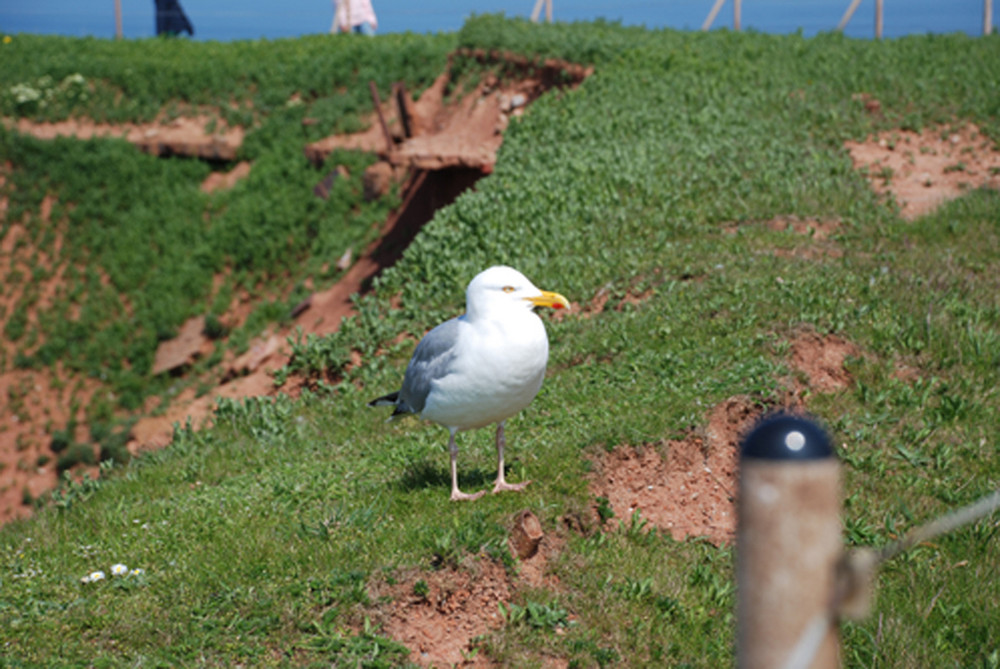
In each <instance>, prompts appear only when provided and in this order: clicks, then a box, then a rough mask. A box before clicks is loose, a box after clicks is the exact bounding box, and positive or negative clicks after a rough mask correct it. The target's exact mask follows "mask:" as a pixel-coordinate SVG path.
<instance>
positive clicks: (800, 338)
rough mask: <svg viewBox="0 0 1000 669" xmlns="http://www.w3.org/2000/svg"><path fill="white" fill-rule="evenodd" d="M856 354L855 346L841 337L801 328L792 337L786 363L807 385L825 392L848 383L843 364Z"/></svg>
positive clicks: (835, 389)
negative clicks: (822, 334) (823, 334)
mask: <svg viewBox="0 0 1000 669" xmlns="http://www.w3.org/2000/svg"><path fill="white" fill-rule="evenodd" d="M859 354H860V351H859V350H858V347H857V346H855V345H854V344H852V343H851V342H849V341H847V340H846V339H844V338H842V337H839V336H837V335H834V334H828V335H826V336H825V337H824V336H821V335H820V334H818V333H817V332H814V331H813V330H803V331H801V332H799V333H798V334H797V335H796V336H795V338H794V339H793V340H792V347H791V352H790V362H791V365H792V367H793V368H794V369H795V370H796V371H798V372H799V373H801V374H802V375H803V376H804V377H805V381H806V384H807V385H808V387H809V388H811V389H813V390H815V391H817V392H821V393H829V392H836V391H838V390H843V389H844V388H847V387H848V386H850V384H851V382H852V381H853V379H852V378H851V375H850V373H849V372H848V371H847V369H846V368H845V367H844V363H845V362H846V361H847V359H848V358H854V357H857V356H858V355H859Z"/></svg>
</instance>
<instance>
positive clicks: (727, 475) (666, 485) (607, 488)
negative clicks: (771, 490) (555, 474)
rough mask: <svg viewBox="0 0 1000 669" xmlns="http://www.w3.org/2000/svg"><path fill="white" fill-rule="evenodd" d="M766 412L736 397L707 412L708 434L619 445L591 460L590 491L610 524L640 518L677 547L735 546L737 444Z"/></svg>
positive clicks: (706, 432) (606, 524) (698, 432)
mask: <svg viewBox="0 0 1000 669" xmlns="http://www.w3.org/2000/svg"><path fill="white" fill-rule="evenodd" d="M764 411H765V410H764V407H763V406H761V405H759V404H758V403H756V402H754V401H752V400H750V399H749V398H746V397H732V398H730V399H728V400H726V401H725V402H722V403H721V404H719V405H718V406H716V407H715V408H713V409H712V410H711V411H710V412H709V415H708V424H707V427H705V428H704V430H701V431H696V432H694V433H692V434H691V435H690V436H688V437H686V438H684V439H679V440H664V441H661V442H658V443H654V444H645V445H643V446H640V447H633V446H619V447H617V448H615V449H614V450H612V451H610V452H602V453H599V454H597V455H595V456H593V457H592V461H593V463H594V466H595V473H594V475H593V477H592V479H591V481H590V490H591V493H592V494H593V495H594V496H595V497H598V498H604V499H606V500H607V504H608V505H609V506H610V507H611V509H612V510H613V511H614V514H615V515H614V517H613V518H612V519H611V520H610V521H608V522H607V523H605V526H606V527H607V528H609V529H613V528H616V527H618V526H619V525H621V524H622V523H626V524H628V523H630V522H631V519H632V517H633V514H634V513H636V512H638V514H639V517H640V518H642V519H643V520H645V521H647V522H648V523H649V524H650V525H651V526H653V527H656V528H658V529H660V530H663V531H666V532H669V533H670V534H671V536H672V537H673V538H674V539H675V540H677V541H681V540H683V539H685V538H687V537H705V538H707V539H708V540H709V541H711V542H712V543H713V544H716V545H720V544H723V543H731V542H732V541H733V539H734V537H735V534H736V511H735V499H736V492H737V483H738V477H737V472H738V458H739V441H740V439H741V438H742V436H743V434H744V433H746V432H747V431H748V430H749V429H750V428H751V427H752V426H753V425H754V424H755V423H756V421H757V420H758V419H759V418H760V417H761V416H762V415H763V414H764ZM594 511H595V515H596V514H597V508H596V507H595V510H594Z"/></svg>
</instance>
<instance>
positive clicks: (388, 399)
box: [368, 390, 399, 407]
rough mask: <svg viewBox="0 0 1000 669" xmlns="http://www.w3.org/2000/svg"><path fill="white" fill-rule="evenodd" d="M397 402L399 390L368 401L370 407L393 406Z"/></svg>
mask: <svg viewBox="0 0 1000 669" xmlns="http://www.w3.org/2000/svg"><path fill="white" fill-rule="evenodd" d="M398 402H399V391H398V390H397V391H396V392H394V393H389V394H388V395H382V397H376V398H375V399H373V400H372V401H371V402H369V403H368V406H370V407H394V406H396V404H397V403H398Z"/></svg>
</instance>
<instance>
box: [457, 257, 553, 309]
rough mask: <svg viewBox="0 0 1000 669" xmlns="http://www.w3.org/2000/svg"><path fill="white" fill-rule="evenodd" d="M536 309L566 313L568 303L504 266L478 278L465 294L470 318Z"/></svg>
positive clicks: (483, 272)
mask: <svg viewBox="0 0 1000 669" xmlns="http://www.w3.org/2000/svg"><path fill="white" fill-rule="evenodd" d="M534 307H551V308H552V309H564V308H566V307H569V300H567V299H566V298H565V297H563V296H562V295H560V294H559V293H552V292H549V291H547V290H539V289H538V288H536V287H535V284H533V283H531V281H529V280H528V277H526V276H524V275H523V274H521V273H520V272H518V271H517V270H516V269H514V268H513V267H505V266H502V265H498V266H496V267H490V268H489V269H486V270H483V271H482V272H480V273H479V274H477V275H476V276H475V278H474V279H472V281H470V282H469V287H468V288H467V289H466V291H465V309H466V312H467V313H468V315H469V317H470V318H477V317H479V316H480V315H484V314H486V313H490V314H493V313H499V312H502V311H509V310H511V309H514V310H520V309H524V310H529V311H530V310H531V309H533V308H534Z"/></svg>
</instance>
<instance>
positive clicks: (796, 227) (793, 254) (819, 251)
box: [722, 216, 844, 260]
mask: <svg viewBox="0 0 1000 669" xmlns="http://www.w3.org/2000/svg"><path fill="white" fill-rule="evenodd" d="M755 224H756V223H751V224H749V225H755ZM745 225H748V224H747V223H728V224H726V225H724V226H723V228H722V232H723V233H724V234H727V235H735V234H736V233H737V232H739V229H740V228H741V227H743V226H745ZM764 225H765V226H766V227H767V228H768V229H769V230H774V231H776V232H785V231H788V232H791V233H794V234H796V235H799V236H801V237H804V238H805V240H804V243H802V244H798V245H796V246H794V247H792V248H790V249H785V248H775V249H771V250H770V251H769V252H770V253H773V254H774V255H776V256H778V257H781V258H799V259H801V260H819V259H821V258H841V257H843V255H844V250H843V249H842V248H841V247H840V245H839V244H838V243H837V241H836V239H835V235H836V234H837V232H838V231H839V230H840V226H841V222H840V221H839V220H837V219H828V220H819V219H815V218H799V217H798V216H779V217H777V218H773V219H771V220H769V221H766V222H765V223H764Z"/></svg>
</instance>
